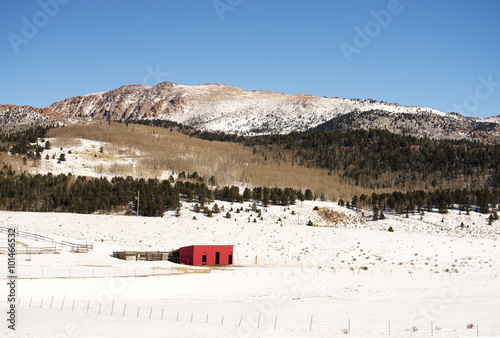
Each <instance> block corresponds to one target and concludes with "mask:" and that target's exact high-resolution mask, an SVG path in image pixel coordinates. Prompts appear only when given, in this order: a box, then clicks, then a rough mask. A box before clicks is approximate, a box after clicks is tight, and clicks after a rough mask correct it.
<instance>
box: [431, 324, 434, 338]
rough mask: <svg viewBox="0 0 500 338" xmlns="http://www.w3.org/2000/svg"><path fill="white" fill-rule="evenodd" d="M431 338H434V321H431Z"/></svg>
mask: <svg viewBox="0 0 500 338" xmlns="http://www.w3.org/2000/svg"><path fill="white" fill-rule="evenodd" d="M431 337H434V324H433V323H432V320H431Z"/></svg>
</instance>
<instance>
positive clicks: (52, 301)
mask: <svg viewBox="0 0 500 338" xmlns="http://www.w3.org/2000/svg"><path fill="white" fill-rule="evenodd" d="M52 303H54V296H52V300H51V301H50V309H51V310H52Z"/></svg>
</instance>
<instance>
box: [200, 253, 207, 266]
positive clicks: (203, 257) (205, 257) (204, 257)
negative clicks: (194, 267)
mask: <svg viewBox="0 0 500 338" xmlns="http://www.w3.org/2000/svg"><path fill="white" fill-rule="evenodd" d="M201 265H207V255H206V254H204V255H203V256H201Z"/></svg>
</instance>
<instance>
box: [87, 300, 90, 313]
mask: <svg viewBox="0 0 500 338" xmlns="http://www.w3.org/2000/svg"><path fill="white" fill-rule="evenodd" d="M89 308H90V299H89V301H88V303H87V313H89Z"/></svg>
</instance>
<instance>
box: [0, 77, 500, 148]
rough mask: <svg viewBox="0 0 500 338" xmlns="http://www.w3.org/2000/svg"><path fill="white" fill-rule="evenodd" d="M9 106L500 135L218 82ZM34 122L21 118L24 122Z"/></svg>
mask: <svg viewBox="0 0 500 338" xmlns="http://www.w3.org/2000/svg"><path fill="white" fill-rule="evenodd" d="M0 107H4V106H0ZM24 107H26V106H24ZM40 110H41V111H42V113H40ZM5 111H6V109H3V108H0V119H2V120H3V122H4V124H5V125H10V127H11V129H12V128H13V127H12V125H15V124H16V123H17V124H19V123H20V122H21V121H22V120H23V119H24V120H26V119H28V120H33V121H31V122H32V123H35V124H38V123H45V122H47V120H50V121H60V122H63V123H91V122H93V121H99V120H140V119H165V120H171V121H174V122H178V123H182V124H185V125H188V126H191V127H193V128H195V129H199V130H203V131H212V132H225V133H231V134H239V135H252V136H253V135H265V134H286V133H290V132H303V131H307V130H318V129H320V130H328V129H346V128H364V129H386V130H389V131H391V132H395V133H399V134H408V135H414V136H418V137H430V138H437V139H467V140H480V141H485V142H498V141H499V140H500V117H499V116H496V117H489V118H487V119H481V118H474V117H466V116H462V115H460V114H457V113H445V112H442V111H440V110H437V109H433V108H428V107H417V106H402V105H400V104H399V103H388V102H384V101H380V102H378V101H375V100H369V99H364V100H361V99H343V98H339V97H331V98H325V97H315V96H312V95H307V94H293V95H289V94H285V93H275V92H270V91H264V90H263V91H247V90H243V89H241V88H238V87H232V86H228V85H223V84H213V83H210V84H205V85H195V86H187V85H180V84H176V83H172V82H162V83H158V84H157V85H154V86H143V85H124V86H121V87H119V88H116V89H113V90H110V91H107V92H100V93H91V94H86V95H81V96H75V97H71V98H67V99H65V100H62V101H58V102H55V103H53V104H51V105H49V106H47V107H45V108H43V109H40V108H33V107H32V109H29V108H24V109H17V110H16V109H14V110H13V109H10V110H9V112H10V113H9V114H5V113H4V112H5ZM16 112H17V113H18V114H17V118H13V116H12V113H16ZM14 115H16V114H14ZM32 123H31V124H32ZM29 124H30V123H28V122H26V121H24V125H29Z"/></svg>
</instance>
